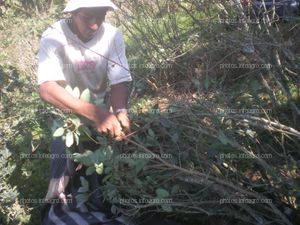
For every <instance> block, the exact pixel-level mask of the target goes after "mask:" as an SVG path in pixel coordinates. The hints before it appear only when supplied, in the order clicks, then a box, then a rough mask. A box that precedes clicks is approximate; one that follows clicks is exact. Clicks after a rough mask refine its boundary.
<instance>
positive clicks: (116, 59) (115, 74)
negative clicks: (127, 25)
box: [107, 31, 132, 85]
mask: <svg viewBox="0 0 300 225" xmlns="http://www.w3.org/2000/svg"><path fill="white" fill-rule="evenodd" d="M107 76H108V80H109V84H110V85H113V84H118V83H122V82H126V81H132V78H131V74H130V72H129V66H128V61H127V58H126V55H125V43H124V40H123V37H122V34H121V33H120V32H119V31H117V32H116V33H115V36H114V38H113V41H112V42H111V49H110V54H109V61H108V71H107Z"/></svg>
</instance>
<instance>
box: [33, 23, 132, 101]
mask: <svg viewBox="0 0 300 225" xmlns="http://www.w3.org/2000/svg"><path fill="white" fill-rule="evenodd" d="M67 21H68V20H64V19H63V20H60V21H58V22H56V23H54V24H53V25H52V26H50V27H49V28H48V29H47V30H46V31H45V32H44V33H43V35H42V38H41V43H40V50H39V65H38V84H39V85H40V84H42V83H44V82H46V81H60V80H63V81H66V83H67V84H69V85H70V86H71V87H72V88H74V87H78V88H79V89H80V90H81V91H83V90H84V89H86V88H88V89H89V90H90V91H91V92H92V93H93V94H94V97H96V96H97V97H100V98H102V97H103V96H104V94H105V91H106V89H107V87H108V84H109V85H113V84H118V83H121V82H125V81H131V80H132V78H131V75H130V72H129V66H128V62H127V58H126V55H125V44H124V40H123V37H122V34H121V33H120V32H119V31H118V30H117V28H115V27H113V26H112V25H110V24H108V23H103V24H102V25H101V27H100V28H99V30H98V31H97V33H96V35H95V36H94V37H93V39H92V40H90V41H88V42H86V43H84V42H82V41H81V40H80V39H79V38H78V37H77V36H76V35H75V34H74V33H73V32H72V31H71V30H70V28H69V26H68V24H67Z"/></svg>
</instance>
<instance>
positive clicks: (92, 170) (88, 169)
mask: <svg viewBox="0 0 300 225" xmlns="http://www.w3.org/2000/svg"><path fill="white" fill-rule="evenodd" d="M95 171H96V168H95V167H94V166H90V167H88V168H87V170H86V171H85V174H86V175H87V176H89V175H92V174H93V173H94V172H95Z"/></svg>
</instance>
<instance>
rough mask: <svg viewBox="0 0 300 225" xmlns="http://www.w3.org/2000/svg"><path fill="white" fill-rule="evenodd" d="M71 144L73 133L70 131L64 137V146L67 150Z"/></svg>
mask: <svg viewBox="0 0 300 225" xmlns="http://www.w3.org/2000/svg"><path fill="white" fill-rule="evenodd" d="M73 143H74V136H73V133H72V132H71V131H68V133H67V135H66V146H67V147H68V148H69V147H71V146H72V145H73Z"/></svg>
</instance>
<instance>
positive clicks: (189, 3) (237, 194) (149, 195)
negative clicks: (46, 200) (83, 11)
mask: <svg viewBox="0 0 300 225" xmlns="http://www.w3.org/2000/svg"><path fill="white" fill-rule="evenodd" d="M115 2H116V4H117V5H118V6H119V7H120V9H121V10H120V11H119V12H118V13H117V14H110V15H109V20H110V21H111V23H113V24H115V25H116V26H118V27H119V29H121V30H122V31H123V34H124V36H125V40H126V45H127V55H128V59H129V63H130V67H131V71H132V74H133V76H134V88H133V91H132V95H131V96H132V98H131V104H130V105H131V106H130V111H131V115H130V116H131V120H132V126H133V131H135V133H134V134H133V135H132V137H131V139H130V140H128V142H126V143H116V142H111V140H108V139H106V138H105V137H100V136H99V137H98V139H97V141H98V142H101V148H99V149H98V150H96V151H87V152H86V153H85V154H79V153H75V154H74V155H73V156H74V160H76V161H79V162H82V163H83V164H85V165H86V166H88V168H89V169H88V171H89V172H88V173H92V172H95V171H96V172H97V173H99V174H102V175H103V176H104V177H105V178H104V184H103V186H102V190H103V192H104V194H105V198H106V199H107V200H108V201H109V202H110V203H112V204H113V207H112V212H115V213H117V212H119V211H121V212H123V213H124V214H127V215H129V216H135V217H137V216H140V215H141V214H144V213H146V212H147V213H150V212H159V213H161V214H162V215H163V216H165V217H170V218H173V219H175V220H177V221H180V222H182V223H184V224H193V225H196V224H197V225H198V224H216V223H221V224H268V223H269V224H299V221H300V218H299V214H300V211H299V200H300V177H299V166H300V154H299V146H300V132H299V115H300V114H299V105H300V104H299V103H300V100H299V68H300V54H299V51H298V52H297V49H299V47H300V42H299V38H298V37H299V26H298V25H299V20H297V18H295V19H294V20H291V21H289V22H287V23H279V24H275V22H274V23H272V24H266V23H260V24H251V23H249V24H246V25H245V24H241V23H228V22H225V23H220V22H219V21H220V18H230V19H236V18H237V16H240V14H239V8H236V6H235V5H234V4H231V3H232V2H233V1H226V2H224V3H221V2H219V1H195V0H169V1H163V0H162V1H148V0H140V1H137V0H134V1H129V0H128V1H127V0H125V1H122V2H121V1H115ZM0 4H1V6H0V9H1V13H0V15H1V21H0V32H1V33H0V40H1V42H0V49H1V51H0V81H1V83H0V87H1V92H0V94H1V95H0V97H1V105H0V110H1V111H0V112H1V114H0V127H1V130H0V135H1V140H0V149H1V155H0V171H1V172H0V185H1V186H0V201H1V205H0V223H2V224H40V222H39V219H40V218H39V210H40V207H41V205H40V204H38V203H24V200H26V199H42V198H43V197H44V196H45V194H46V189H47V185H48V175H49V174H48V173H49V161H50V159H46V158H45V159H24V158H22V154H31V153H39V154H48V153H49V141H50V137H51V136H52V134H53V131H52V130H51V128H50V121H51V120H52V118H53V115H52V114H51V113H49V112H50V111H51V110H52V109H49V107H47V106H45V104H44V103H42V102H41V100H40V99H39V96H38V93H37V86H36V83H35V82H36V54H37V51H38V43H39V38H40V35H41V33H42V32H43V31H44V30H45V29H46V28H47V26H49V25H50V24H51V23H53V22H54V21H56V20H57V19H59V18H61V13H60V12H61V11H62V9H63V5H64V2H63V1H54V2H52V1H49V2H48V3H44V2H42V1H31V2H29V1H18V0H14V1H2V2H1V3H0ZM249 40H251V41H252V42H253V46H254V48H255V52H254V53H253V54H246V53H244V52H243V49H244V47H245V45H248V44H249ZM224 64H254V65H257V64H259V65H260V64H264V65H265V64H268V65H271V68H269V69H266V68H265V69H261V68H255V69H249V68H239V69H236V68H229V69H222V68H221V66H220V65H224ZM73 88H74V87H73ZM239 109H241V110H240V111H239ZM243 109H245V110H246V109H247V110H248V109H249V110H250V111H249V112H250V113H245V112H248V111H245V110H244V111H243ZM251 109H253V110H256V109H257V110H259V112H260V113H255V111H253V110H252V113H251ZM226 110H227V111H226ZM164 111H165V112H164ZM230 112H231V113H230ZM253 112H254V113H253ZM60 118H61V124H60V125H61V126H62V125H63V123H64V122H66V120H70V121H71V122H72V123H74V125H75V126H78V127H80V129H85V127H84V125H81V124H80V123H78V119H76V118H74V117H72V118H69V117H68V116H65V115H61V117H60ZM78 131H81V130H78ZM79 133H80V135H79V139H80V140H82V138H84V137H83V135H82V134H84V132H83V131H81V132H79ZM65 134H66V133H65ZM60 135H63V133H61V134H60ZM73 135H74V136H72V134H71V136H72V138H73V137H74V138H75V136H76V135H78V133H73ZM72 143H74V144H73V146H74V145H76V142H74V141H73V142H72ZM70 151H72V148H70ZM73 153H74V152H73ZM122 154H137V155H138V154H148V155H152V154H163V155H165V156H167V155H168V156H171V157H169V158H168V157H166V158H145V157H144V158H143V157H136V158H126V157H121V156H122ZM239 154H244V155H247V156H248V158H241V157H240V158H239V157H227V156H230V155H231V156H239ZM254 154H269V155H271V157H269V158H255V157H249V156H254ZM225 156H226V157H225ZM88 194H89V190H88V185H86V183H85V181H84V180H82V195H81V196H77V199H78V200H79V202H81V203H82V202H84V201H85V200H86V199H87V197H88ZM122 199H123V201H122ZM124 199H137V200H138V199H144V200H145V199H146V200H151V199H160V200H161V199H172V202H171V203H168V204H141V203H139V202H130V203H128V202H126V201H124ZM220 199H271V200H272V202H271V204H238V203H234V202H232V203H230V204H220ZM195 215H197V216H195Z"/></svg>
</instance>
